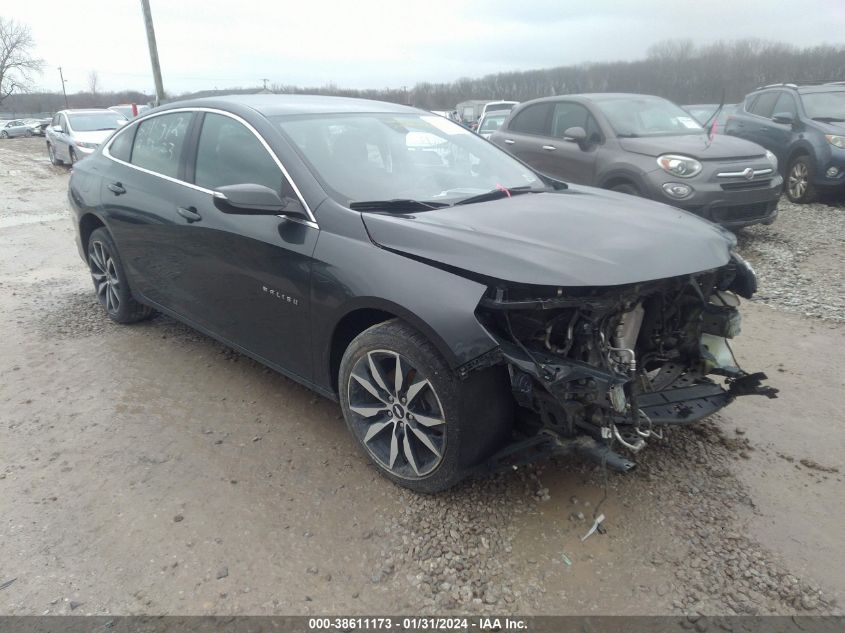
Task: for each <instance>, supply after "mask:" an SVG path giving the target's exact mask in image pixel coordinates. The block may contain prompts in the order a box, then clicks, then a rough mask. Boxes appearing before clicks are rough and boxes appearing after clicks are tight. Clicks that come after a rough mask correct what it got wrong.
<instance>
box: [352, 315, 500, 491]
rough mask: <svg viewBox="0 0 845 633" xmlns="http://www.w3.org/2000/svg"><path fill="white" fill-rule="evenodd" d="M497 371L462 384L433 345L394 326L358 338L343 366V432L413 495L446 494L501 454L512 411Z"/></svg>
mask: <svg viewBox="0 0 845 633" xmlns="http://www.w3.org/2000/svg"><path fill="white" fill-rule="evenodd" d="M499 369H501V368H492V369H488V370H487V371H486V372H477V373H476V374H474V375H471V376H470V377H469V378H467V379H465V380H459V379H458V378H457V377H456V376H455V374H454V373H453V372H452V370H451V369H450V368H449V366H448V365H447V364H446V362H445V361H444V360H443V358H442V357H441V355H440V354H439V353H438V351H437V349H436V348H435V347H434V345H432V344H431V342H430V341H428V339H426V338H425V336H423V335H422V334H420V333H419V332H417V331H416V330H415V329H413V328H412V327H410V326H409V325H408V324H406V323H404V322H402V321H399V320H392V321H387V322H385V323H380V324H378V325H375V326H373V327H371V328H370V329H368V330H365V331H364V332H362V333H361V334H360V335H359V336H358V337H356V338H355V340H353V341H352V343H351V344H350V345H349V347H348V348H347V349H346V352H345V353H344V355H343V359H342V361H341V364H340V372H339V383H338V386H339V391H340V403H341V408H342V409H343V415H344V418H345V419H346V424H347V426H348V427H349V430H350V431H351V432H352V435H353V436H354V437H355V438H356V440H357V441H358V443H359V445H360V446H361V448H362V449H363V450H364V452H365V453H366V454H367V455H368V456H369V458H370V459H371V460H372V461H373V463H374V464H375V465H376V467H377V468H378V469H379V471H381V472H382V473H383V474H384V475H386V476H387V477H388V478H390V479H391V480H393V481H394V482H396V483H398V484H400V485H402V486H405V487H407V488H410V489H412V490H416V491H418V492H427V493H433V492H438V491H440V490H445V489H446V488H449V487H451V486H453V485H454V484H455V483H457V482H458V481H460V480H461V479H463V478H464V477H465V476H466V475H467V474H468V473H469V472H470V470H471V469H472V467H474V466H476V465H478V464H479V463H481V462H482V461H483V460H484V459H486V458H487V457H489V456H490V455H491V454H492V453H493V452H494V451H495V450H496V449H497V448H499V447H501V446H502V444H503V443H504V441H505V440H506V439H507V437H508V436H509V431H510V426H511V423H512V417H513V403H512V398H511V396H510V389H509V385H508V382H507V374H506V372H504V371H499Z"/></svg>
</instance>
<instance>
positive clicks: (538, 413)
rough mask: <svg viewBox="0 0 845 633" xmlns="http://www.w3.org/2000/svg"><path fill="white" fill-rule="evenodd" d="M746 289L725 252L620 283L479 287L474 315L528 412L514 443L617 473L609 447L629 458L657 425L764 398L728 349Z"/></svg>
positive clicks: (619, 463) (620, 461)
mask: <svg viewBox="0 0 845 633" xmlns="http://www.w3.org/2000/svg"><path fill="white" fill-rule="evenodd" d="M755 291H756V278H755V275H754V272H753V270H752V269H751V267H750V266H749V265H748V264H747V263H746V262H745V261H744V260H742V259H741V258H740V257H739V256H738V255H734V256H733V257H732V259H731V261H730V262H729V263H728V264H727V265H725V266H723V267H721V268H718V269H716V270H710V271H704V272H700V273H695V274H691V275H683V276H678V277H672V278H668V279H660V280H655V281H647V282H642V283H637V284H630V285H625V286H614V287H599V288H590V287H587V288H562V287H561V288H554V287H545V286H543V287H540V286H527V285H513V284H501V285H495V286H492V285H491V287H490V289H489V291H488V293H487V294H486V295H485V296H484V298H482V300H481V303H480V304H479V310H478V314H479V317H480V318H481V319H482V321H483V322H484V323H485V325H486V326H487V327H488V328H489V330H490V331H491V332H493V333H494V334H495V335H496V336H497V337H499V343H500V350H501V358H502V359H503V360H504V361H505V362H506V363H507V367H508V372H509V375H510V380H511V388H512V391H513V395H514V398H515V400H516V403H517V404H518V405H519V407H520V408H521V410H522V411H524V412H530V413H529V415H526V416H522V420H523V433H524V437H525V438H526V439H525V442H524V443H525V445H526V447H531V446H536V445H537V444H538V443H540V442H545V443H546V444H548V443H549V441H552V443H553V444H554V445H555V446H556V447H557V448H558V449H562V448H568V449H575V450H576V451H578V452H581V453H584V454H586V455H587V456H588V457H592V458H594V459H596V460H601V461H602V462H604V463H606V464H607V465H608V466H609V467H611V468H614V469H616V470H620V471H627V470H630V469H631V468H633V467H634V462H632V461H630V460H629V459H627V458H624V457H622V456H621V455H618V454H617V453H615V452H614V451H612V450H611V448H616V447H619V446H621V447H624V448H626V449H628V451H630V452H632V453H636V452H637V451H639V450H641V449H642V448H643V447H644V446H645V445H646V442H647V441H648V440H649V439H650V438H653V437H662V430H661V429H662V427H664V426H665V425H670V424H689V423H692V422H696V421H698V420H701V419H703V418H705V417H707V416H709V415H711V414H713V413H715V412H716V411H718V410H719V409H721V408H722V407H724V406H726V405H727V404H728V403H730V402H731V401H732V400H733V399H734V397H736V396H739V395H747V394H759V395H765V396H767V397H770V398H774V397H776V394H777V390H776V389H773V388H771V387H766V386H763V385H762V380H764V379H765V378H766V376H765V375H764V374H761V373H756V374H749V373H746V372H745V371H743V370H742V369H741V368H740V366H739V363H738V362H737V360H736V358H735V357H734V354H733V351H732V350H731V346H730V340H731V339H733V338H734V337H735V336H737V335H738V334H739V333H740V329H741V317H740V313H739V310H738V307H739V304H740V299H739V297H740V296H741V297H745V298H750V297H751V296H752V295H753V293H754V292H755ZM585 436H586V438H587V439H586V440H585V439H584V437H585ZM578 438H581V439H578ZM590 438H591V439H590Z"/></svg>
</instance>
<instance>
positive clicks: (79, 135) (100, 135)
mask: <svg viewBox="0 0 845 633" xmlns="http://www.w3.org/2000/svg"><path fill="white" fill-rule="evenodd" d="M112 132H114V130H96V131H94V132H74V133H73V138H74V140H77V141H82V142H83V143H96V144H97V145H99V144H100V143H102V142H103V141H105V140H106V139H107V138H108V137H110V136H111V135H112Z"/></svg>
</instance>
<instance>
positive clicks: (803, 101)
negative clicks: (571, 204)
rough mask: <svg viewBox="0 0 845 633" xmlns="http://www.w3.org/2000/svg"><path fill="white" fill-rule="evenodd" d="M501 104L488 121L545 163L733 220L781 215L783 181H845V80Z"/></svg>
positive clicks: (528, 157) (527, 158) (563, 173)
mask: <svg viewBox="0 0 845 633" xmlns="http://www.w3.org/2000/svg"><path fill="white" fill-rule="evenodd" d="M466 103H469V104H473V107H477V103H487V102H466ZM499 103H502V104H508V105H507V106H506V108H507V109H503V110H496V109H493V111H489V106H488V111H487V112H486V113H485V114H482V115H481V117H480V119H479V121H478V128H477V130H476V132H477V133H478V134H479V135H481V136H483V137H484V138H487V139H489V140H490V141H491V142H492V143H494V144H495V145H497V146H499V147H501V148H502V149H504V150H505V151H507V152H509V153H511V154H513V155H514V156H516V157H517V158H519V159H520V160H522V161H523V162H524V163H526V164H527V165H530V166H531V167H533V168H534V169H536V170H538V171H539V172H541V173H543V174H545V175H547V176H550V177H552V178H555V179H558V180H561V181H564V182H569V183H577V184H584V185H591V186H597V187H602V188H606V189H612V190H614V191H618V192H621V193H627V194H633V195H638V196H642V197H646V198H651V199H652V200H656V201H659V202H664V203H667V204H671V205H672V206H675V207H679V208H681V209H685V210H687V211H690V212H692V213H695V214H696V215H699V216H701V217H703V218H706V219H708V220H711V221H713V222H716V223H718V224H721V225H722V226H725V227H728V228H732V229H736V228H740V227H743V226H748V225H751V224H757V223H763V224H770V223H771V222H773V221H774V220H775V218H776V217H777V203H778V200H779V198H780V196H781V193H782V191H783V190H785V192H786V195H787V196H788V198H789V199H790V200H791V201H793V202H811V201H812V200H813V199H815V197H816V195H817V194H818V192H820V191H822V190H832V189H838V190H842V189H843V188H845V82H832V83H826V84H818V85H806V86H799V85H796V84H775V85H770V86H765V87H763V88H760V89H758V90H755V91H754V92H752V93H751V94H749V95H748V96H747V97H746V98H745V100H744V101H743V103H741V104H699V105H687V106H684V107H683V108H681V107H679V106H677V105H675V104H674V103H672V102H670V101H668V100H666V99H663V98H660V97H654V96H648V95H637V94H622V93H618V94H616V93H607V94H580V95H577V94H576V95H564V96H557V97H547V98H543V99H535V100H532V101H527V102H524V103H521V104H517V103H516V102H499ZM460 105H461V104H459V107H460ZM490 105H493V104H490ZM465 107H467V108H468V107H469V106H465Z"/></svg>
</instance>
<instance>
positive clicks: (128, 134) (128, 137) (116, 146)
mask: <svg viewBox="0 0 845 633" xmlns="http://www.w3.org/2000/svg"><path fill="white" fill-rule="evenodd" d="M134 136H135V128H132V129H131V130H126V131H125V132H121V133H120V134H118V135H117V137H116V138H115V139H114V141H112V144H111V145H109V154H111V155H112V156H113V157H114V158H117V159H118V160H122V161H124V162H126V163H128V162H129V157H130V156H131V154H132V138H133V137H134Z"/></svg>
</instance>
